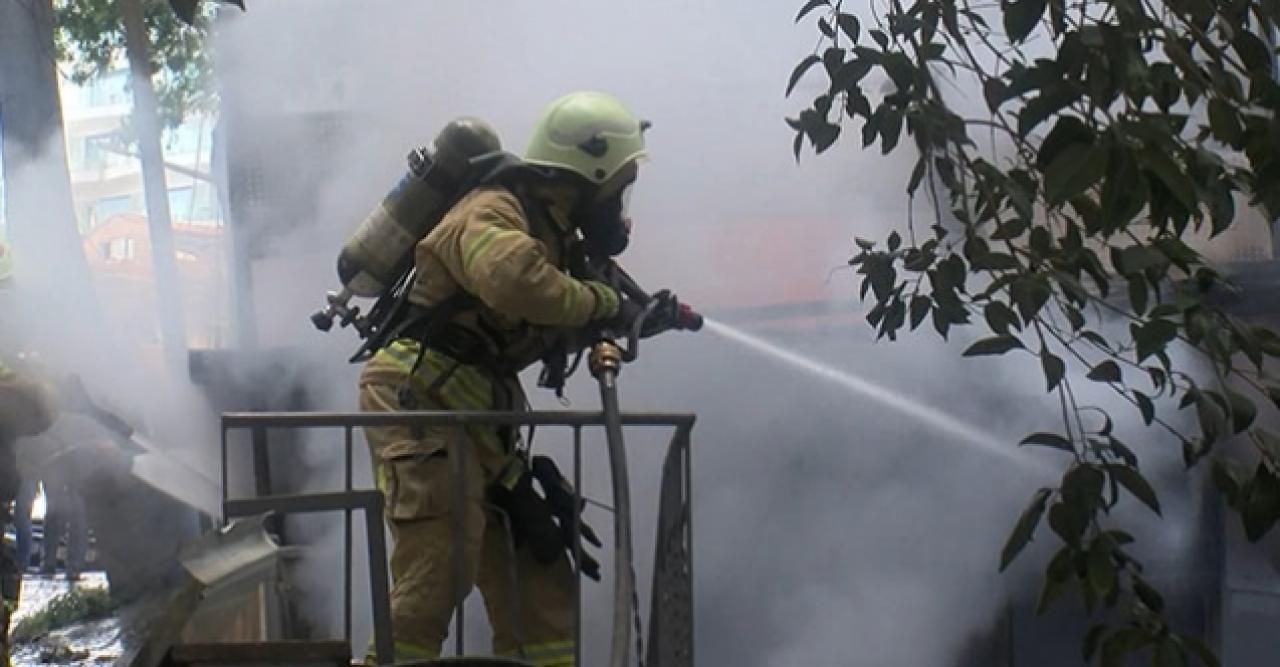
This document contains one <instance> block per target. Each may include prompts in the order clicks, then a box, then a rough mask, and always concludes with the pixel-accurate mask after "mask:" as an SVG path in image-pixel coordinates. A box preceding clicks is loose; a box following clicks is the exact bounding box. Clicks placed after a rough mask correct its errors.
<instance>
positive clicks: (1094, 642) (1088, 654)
mask: <svg viewBox="0 0 1280 667" xmlns="http://www.w3.org/2000/svg"><path fill="white" fill-rule="evenodd" d="M1106 634H1107V626H1106V625H1104V624H1102V623H1095V624H1093V625H1092V626H1090V627H1089V631H1088V632H1086V633H1085V634H1084V643H1083V644H1082V645H1081V651H1080V655H1081V657H1083V658H1084V661H1085V662H1089V661H1091V660H1093V654H1094V653H1097V651H1098V642H1100V641H1101V640H1102V638H1103V636H1105V635H1106Z"/></svg>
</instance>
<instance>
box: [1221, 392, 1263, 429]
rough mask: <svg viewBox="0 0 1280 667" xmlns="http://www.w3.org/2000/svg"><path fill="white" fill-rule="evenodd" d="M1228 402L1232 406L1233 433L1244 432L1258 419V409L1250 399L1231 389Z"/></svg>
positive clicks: (1228, 393)
mask: <svg viewBox="0 0 1280 667" xmlns="http://www.w3.org/2000/svg"><path fill="white" fill-rule="evenodd" d="M1227 401H1228V403H1229V404H1230V405H1231V418H1232V422H1233V424H1232V425H1233V432H1234V433H1242V432H1244V431H1245V430H1246V429H1248V428H1249V426H1250V425H1252V424H1253V420H1254V419H1257V417H1258V407H1257V406H1255V405H1254V404H1253V401H1251V400H1249V398H1248V397H1246V396H1244V395H1243V394H1240V393H1238V392H1235V391H1232V390H1231V389H1227Z"/></svg>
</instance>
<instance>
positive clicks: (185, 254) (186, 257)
mask: <svg viewBox="0 0 1280 667" xmlns="http://www.w3.org/2000/svg"><path fill="white" fill-rule="evenodd" d="M174 255H175V256H176V257H177V258H178V261H179V262H194V261H196V260H197V259H199V257H197V256H196V254H195V253H194V252H191V251H190V250H175V251H174Z"/></svg>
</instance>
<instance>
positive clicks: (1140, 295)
mask: <svg viewBox="0 0 1280 667" xmlns="http://www.w3.org/2000/svg"><path fill="white" fill-rule="evenodd" d="M1129 305H1130V306H1132V307H1133V313H1134V314H1135V315H1137V316H1138V317H1142V316H1143V315H1144V314H1146V312H1147V281H1146V279H1145V278H1143V277H1142V276H1134V277H1132V278H1130V279H1129Z"/></svg>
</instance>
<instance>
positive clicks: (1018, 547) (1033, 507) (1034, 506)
mask: <svg viewBox="0 0 1280 667" xmlns="http://www.w3.org/2000/svg"><path fill="white" fill-rule="evenodd" d="M1052 494H1053V490H1052V489H1048V488H1042V489H1039V490H1037V491H1036V492H1035V493H1034V494H1032V496H1031V502H1029V503H1027V507H1026V509H1024V510H1023V511H1022V515H1021V516H1019V517H1018V522H1017V523H1016V524H1014V526H1013V532H1011V533H1009V539H1007V540H1005V543H1004V548H1003V549H1001V550H1000V571H1001V572H1003V571H1004V570H1005V568H1007V567H1009V564H1010V563H1012V562H1013V559H1014V558H1017V557H1018V554H1019V553H1021V552H1022V550H1023V549H1024V548H1026V546H1027V543H1028V542H1030V541H1031V536H1032V535H1033V534H1034V533H1035V531H1036V526H1038V525H1039V524H1040V517H1042V516H1044V508H1045V504H1046V503H1048V502H1049V496H1050V495H1052Z"/></svg>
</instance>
